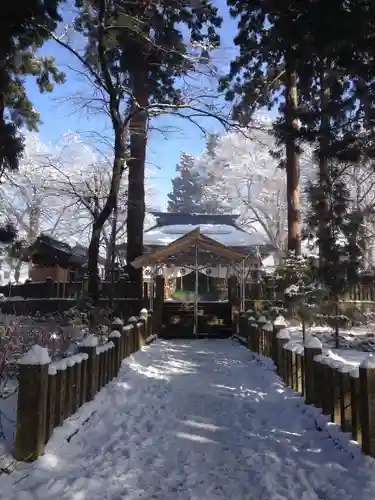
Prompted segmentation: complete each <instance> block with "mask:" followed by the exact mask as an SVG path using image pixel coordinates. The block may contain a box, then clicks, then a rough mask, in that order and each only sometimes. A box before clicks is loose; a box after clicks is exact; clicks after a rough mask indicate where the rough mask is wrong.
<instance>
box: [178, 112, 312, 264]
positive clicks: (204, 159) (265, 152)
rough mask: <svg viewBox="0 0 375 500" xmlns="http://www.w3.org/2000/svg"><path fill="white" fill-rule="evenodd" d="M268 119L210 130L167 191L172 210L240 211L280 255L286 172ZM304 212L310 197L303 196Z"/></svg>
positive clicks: (306, 175)
mask: <svg viewBox="0 0 375 500" xmlns="http://www.w3.org/2000/svg"><path fill="white" fill-rule="evenodd" d="M268 127H269V122H268V121H267V120H266V119H261V120H259V128H258V129H257V128H254V129H252V130H250V131H249V130H247V129H243V130H236V131H233V132H230V133H227V134H224V135H222V136H220V137H219V136H217V135H211V136H210V137H209V138H208V141H207V145H206V148H205V150H204V151H203V152H202V153H201V154H200V155H199V156H196V157H193V156H191V155H187V154H185V153H183V154H182V155H181V161H180V164H179V165H178V166H177V172H178V175H177V176H176V177H175V178H174V179H173V180H172V185H173V191H172V193H170V194H169V195H168V197H169V200H170V201H169V204H168V209H169V211H171V212H172V211H175V212H201V213H235V214H238V215H239V223H240V224H241V226H242V227H245V228H246V229H247V230H249V231H255V232H261V233H263V234H264V235H265V236H266V238H267V239H268V241H269V242H270V243H271V244H272V245H273V246H274V247H275V249H276V257H277V255H278V256H279V257H281V255H282V253H283V251H284V250H285V247H286V243H287V205H286V174H285V170H283V169H281V168H279V160H278V159H276V158H275V157H274V155H273V154H272V152H273V151H274V150H275V149H276V145H275V139H274V137H273V136H272V134H271V132H270V130H268ZM301 170H302V176H301V177H302V191H303V189H304V187H306V185H307V183H308V180H309V179H310V177H311V176H312V174H313V169H312V158H311V152H310V150H307V151H306V152H305V154H304V155H303V156H302V157H301ZM301 201H302V207H301V211H302V214H303V213H304V212H305V211H306V208H307V207H306V206H304V203H305V202H306V196H304V194H303V193H302V195H301Z"/></svg>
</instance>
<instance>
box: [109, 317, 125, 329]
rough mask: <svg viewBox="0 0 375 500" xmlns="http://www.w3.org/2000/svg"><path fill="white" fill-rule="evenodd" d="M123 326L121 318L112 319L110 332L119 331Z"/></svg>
mask: <svg viewBox="0 0 375 500" xmlns="http://www.w3.org/2000/svg"><path fill="white" fill-rule="evenodd" d="M123 326H124V322H123V321H122V319H121V318H114V319H113V321H112V323H111V331H113V330H120V329H121V328H122V327H123Z"/></svg>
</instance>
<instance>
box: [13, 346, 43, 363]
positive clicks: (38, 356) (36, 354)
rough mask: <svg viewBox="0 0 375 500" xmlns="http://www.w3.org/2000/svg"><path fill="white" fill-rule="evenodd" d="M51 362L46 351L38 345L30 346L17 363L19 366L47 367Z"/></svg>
mask: <svg viewBox="0 0 375 500" xmlns="http://www.w3.org/2000/svg"><path fill="white" fill-rule="evenodd" d="M50 362H51V358H50V357H49V354H48V350H47V349H46V348H45V347H42V346H40V345H38V344H35V345H33V346H32V348H31V349H30V350H29V351H27V353H26V354H24V355H23V356H22V358H21V359H20V360H19V361H18V364H19V365H48V363H50Z"/></svg>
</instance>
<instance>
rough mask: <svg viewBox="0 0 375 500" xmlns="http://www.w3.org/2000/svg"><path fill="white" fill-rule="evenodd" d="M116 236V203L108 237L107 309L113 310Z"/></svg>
mask: <svg viewBox="0 0 375 500" xmlns="http://www.w3.org/2000/svg"><path fill="white" fill-rule="evenodd" d="M116 234H117V203H116V204H115V206H114V208H113V213H112V225H111V236H110V242H109V246H110V280H111V286H110V288H109V307H110V309H111V310H113V298H114V297H113V292H114V282H115V260H116Z"/></svg>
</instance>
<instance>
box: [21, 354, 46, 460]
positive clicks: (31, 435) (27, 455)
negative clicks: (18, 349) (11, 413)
mask: <svg viewBox="0 0 375 500" xmlns="http://www.w3.org/2000/svg"><path fill="white" fill-rule="evenodd" d="M50 361H51V360H50V357H49V355H48V351H47V349H46V348H44V347H41V346H39V345H34V346H33V347H32V348H31V349H30V351H29V352H27V353H26V354H25V355H24V356H23V357H22V358H21V359H20V361H19V374H18V404H17V427H16V440H15V444H14V457H15V458H16V459H17V460H23V461H26V462H31V461H34V460H36V459H37V458H38V457H39V456H40V455H42V454H43V453H44V445H45V442H46V412H47V394H48V368H49V363H50Z"/></svg>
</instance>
